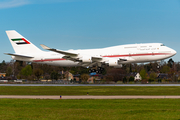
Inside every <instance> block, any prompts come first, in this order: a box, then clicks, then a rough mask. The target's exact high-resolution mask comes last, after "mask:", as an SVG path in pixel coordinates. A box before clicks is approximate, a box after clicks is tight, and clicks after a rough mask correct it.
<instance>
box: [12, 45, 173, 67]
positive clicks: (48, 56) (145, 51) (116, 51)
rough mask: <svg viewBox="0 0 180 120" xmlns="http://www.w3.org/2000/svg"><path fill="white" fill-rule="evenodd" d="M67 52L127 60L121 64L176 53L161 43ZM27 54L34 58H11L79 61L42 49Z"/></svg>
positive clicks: (54, 62)
mask: <svg viewBox="0 0 180 120" xmlns="http://www.w3.org/2000/svg"><path fill="white" fill-rule="evenodd" d="M67 52H71V53H76V54H79V55H80V56H84V55H85V56H92V57H103V58H106V59H108V58H113V59H117V60H119V59H126V60H127V61H121V62H120V63H121V64H126V63H142V62H151V61H159V60H163V59H166V58H169V57H172V56H173V55H175V54H176V51H175V50H173V49H171V48H169V47H166V46H164V45H163V44H161V43H148V44H129V45H119V46H114V47H107V48H101V49H85V50H68V51H67ZM27 55H29V56H34V58H24V57H19V56H18V57H17V56H16V57H15V56H13V57H12V58H13V59H15V60H21V61H29V62H35V63H42V64H49V65H58V66H78V63H79V62H74V61H70V60H65V59H63V58H62V57H63V56H64V55H63V54H59V53H56V52H46V51H42V52H41V53H27Z"/></svg>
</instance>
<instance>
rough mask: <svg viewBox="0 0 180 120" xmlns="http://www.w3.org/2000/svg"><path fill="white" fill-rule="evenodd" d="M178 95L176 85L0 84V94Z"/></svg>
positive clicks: (178, 90) (179, 92) (178, 89)
mask: <svg viewBox="0 0 180 120" xmlns="http://www.w3.org/2000/svg"><path fill="white" fill-rule="evenodd" d="M87 92H88V93H89V95H180V87H178V86H167V87H166V86H161V87H159V86H148V87H147V86H142V87H140V86H32V87H30V86H0V95H86V94H87Z"/></svg>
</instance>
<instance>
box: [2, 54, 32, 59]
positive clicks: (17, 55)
mask: <svg viewBox="0 0 180 120" xmlns="http://www.w3.org/2000/svg"><path fill="white" fill-rule="evenodd" d="M4 54H6V55H11V56H16V57H25V58H34V57H32V56H26V55H19V54H16V53H4Z"/></svg>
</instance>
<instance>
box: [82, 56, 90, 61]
mask: <svg viewBox="0 0 180 120" xmlns="http://www.w3.org/2000/svg"><path fill="white" fill-rule="evenodd" d="M80 60H82V62H92V58H91V56H83V57H82V58H81V59H80Z"/></svg>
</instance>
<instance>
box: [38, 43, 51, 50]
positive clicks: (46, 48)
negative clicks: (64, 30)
mask: <svg viewBox="0 0 180 120" xmlns="http://www.w3.org/2000/svg"><path fill="white" fill-rule="evenodd" d="M40 46H41V47H42V48H43V49H45V50H49V49H51V48H49V47H48V46H45V45H43V44H40Z"/></svg>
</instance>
